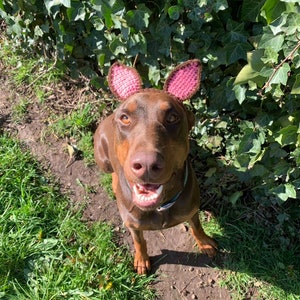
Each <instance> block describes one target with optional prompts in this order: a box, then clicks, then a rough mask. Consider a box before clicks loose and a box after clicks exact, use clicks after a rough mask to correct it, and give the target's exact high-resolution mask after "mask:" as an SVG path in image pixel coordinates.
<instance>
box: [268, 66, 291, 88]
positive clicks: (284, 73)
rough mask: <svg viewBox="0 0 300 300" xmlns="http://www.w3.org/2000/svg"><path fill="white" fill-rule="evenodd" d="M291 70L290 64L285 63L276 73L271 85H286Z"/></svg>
mask: <svg viewBox="0 0 300 300" xmlns="http://www.w3.org/2000/svg"><path fill="white" fill-rule="evenodd" d="M290 70H291V68H290V66H289V64H288V63H284V64H283V65H282V66H281V67H280V68H279V69H278V70H277V72H276V73H275V75H274V77H273V78H272V80H271V82H270V84H274V83H279V84H283V85H286V83H287V80H288V72H290Z"/></svg>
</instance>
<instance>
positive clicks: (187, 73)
mask: <svg viewBox="0 0 300 300" xmlns="http://www.w3.org/2000/svg"><path fill="white" fill-rule="evenodd" d="M201 69H202V68H201V63H200V61H199V60H197V59H194V60H188V61H186V62H184V63H182V64H180V65H178V66H177V67H176V68H175V69H174V70H173V71H172V72H171V73H170V75H169V76H168V78H167V80H166V82H165V84H164V88H163V90H164V91H165V92H167V93H169V94H171V95H173V96H174V97H176V98H177V99H178V100H179V101H181V102H182V101H184V100H187V99H189V98H191V97H192V96H193V95H194V94H195V93H196V92H197V90H198V89H199V86H200V80H201ZM108 85H109V88H110V90H111V92H112V93H113V94H114V95H115V96H116V97H118V98H119V99H120V100H122V101H124V100H126V99H127V98H128V97H129V96H131V95H133V94H135V93H137V92H140V91H143V89H142V79H141V77H140V75H139V73H138V72H137V70H136V69H134V68H132V67H128V66H125V65H123V64H121V63H119V62H116V63H114V64H113V65H112V66H111V68H110V70H109V73H108Z"/></svg>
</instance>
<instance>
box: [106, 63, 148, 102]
mask: <svg viewBox="0 0 300 300" xmlns="http://www.w3.org/2000/svg"><path fill="white" fill-rule="evenodd" d="M108 85H109V88H110V90H111V92H112V93H113V94H114V95H115V96H117V97H118V98H119V99H120V100H126V99H127V98H128V97H129V96H131V95H133V94H134V93H136V92H138V91H139V90H140V89H141V88H142V79H141V77H140V75H139V73H138V72H137V70H136V69H134V68H132V67H128V66H125V65H123V64H121V63H119V62H115V63H114V64H113V65H112V66H111V67H110V70H109V73H108Z"/></svg>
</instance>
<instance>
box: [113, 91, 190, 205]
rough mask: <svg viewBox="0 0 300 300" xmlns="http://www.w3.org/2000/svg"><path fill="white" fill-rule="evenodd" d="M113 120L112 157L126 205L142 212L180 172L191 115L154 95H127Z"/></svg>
mask: <svg viewBox="0 0 300 300" xmlns="http://www.w3.org/2000/svg"><path fill="white" fill-rule="evenodd" d="M114 115H115V116H114V130H115V134H114V136H115V143H114V144H115V153H116V155H117V157H118V161H119V163H120V165H121V168H122V169H123V173H124V176H125V179H126V181H127V182H128V185H129V187H130V189H131V193H132V201H133V202H134V204H135V205H136V206H138V207H139V208H141V209H143V210H151V209H155V208H157V207H159V206H160V205H161V204H162V203H163V202H165V201H166V200H167V198H168V197H172V196H173V195H174V188H175V190H176V188H177V187H175V186H174V185H175V178H176V176H178V172H181V173H182V170H184V164H185V161H186V159H187V156H188V153H189V141H188V133H189V131H190V129H191V127H192V126H193V125H194V116H193V114H192V113H191V112H189V111H187V110H186V109H185V108H184V106H183V104H182V103H181V102H179V101H178V100H176V99H175V98H174V97H172V96H171V95H169V94H168V93H165V92H162V91H159V90H149V91H147V90H144V91H141V92H138V93H136V94H134V95H132V96H130V97H129V98H128V99H127V100H126V101H125V102H123V103H122V104H121V105H120V107H119V108H118V109H117V110H116V111H115V114H114Z"/></svg>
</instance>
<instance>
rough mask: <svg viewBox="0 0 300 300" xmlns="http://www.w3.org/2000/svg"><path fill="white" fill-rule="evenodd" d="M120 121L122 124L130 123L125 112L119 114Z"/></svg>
mask: <svg viewBox="0 0 300 300" xmlns="http://www.w3.org/2000/svg"><path fill="white" fill-rule="evenodd" d="M120 121H121V122H122V123H123V124H124V125H129V124H130V119H129V117H128V116H127V115H126V114H122V115H121V116H120Z"/></svg>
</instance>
